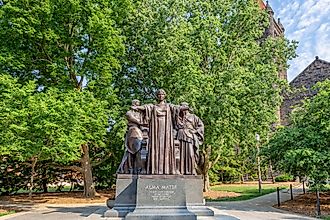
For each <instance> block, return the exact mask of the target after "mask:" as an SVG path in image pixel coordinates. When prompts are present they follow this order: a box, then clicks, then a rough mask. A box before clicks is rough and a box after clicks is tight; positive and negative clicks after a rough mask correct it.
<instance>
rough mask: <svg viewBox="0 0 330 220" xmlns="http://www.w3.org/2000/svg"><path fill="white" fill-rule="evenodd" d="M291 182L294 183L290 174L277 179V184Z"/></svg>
mask: <svg viewBox="0 0 330 220" xmlns="http://www.w3.org/2000/svg"><path fill="white" fill-rule="evenodd" d="M289 181H293V176H291V175H289V174H282V175H279V176H277V177H275V182H289Z"/></svg>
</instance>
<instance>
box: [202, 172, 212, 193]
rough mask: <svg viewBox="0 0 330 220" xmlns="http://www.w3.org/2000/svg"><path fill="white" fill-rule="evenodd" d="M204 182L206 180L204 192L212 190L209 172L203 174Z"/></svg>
mask: <svg viewBox="0 0 330 220" xmlns="http://www.w3.org/2000/svg"><path fill="white" fill-rule="evenodd" d="M203 180H204V186H203V192H207V191H209V190H210V177H209V173H208V172H206V173H203Z"/></svg>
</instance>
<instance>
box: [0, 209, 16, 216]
mask: <svg viewBox="0 0 330 220" xmlns="http://www.w3.org/2000/svg"><path fill="white" fill-rule="evenodd" d="M14 213H16V212H15V211H14V210H10V211H1V210H0V217H1V216H5V215H9V214H14Z"/></svg>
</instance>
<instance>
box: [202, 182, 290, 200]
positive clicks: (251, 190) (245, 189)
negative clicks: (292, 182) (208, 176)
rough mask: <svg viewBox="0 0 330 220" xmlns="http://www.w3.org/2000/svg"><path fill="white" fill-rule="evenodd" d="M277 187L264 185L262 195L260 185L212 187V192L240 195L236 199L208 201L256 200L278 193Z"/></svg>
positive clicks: (225, 198) (226, 198) (281, 187)
mask: <svg viewBox="0 0 330 220" xmlns="http://www.w3.org/2000/svg"><path fill="white" fill-rule="evenodd" d="M284 188H285V187H284V186H280V189H284ZM276 189H277V186H276V185H271V184H268V185H262V190H261V193H259V189H258V185H244V184H242V185H217V186H212V187H211V190H214V191H224V192H234V193H239V194H240V195H239V196H236V197H224V198H219V199H207V200H208V201H241V200H248V199H252V198H256V197H259V196H262V195H266V194H269V193H272V192H276Z"/></svg>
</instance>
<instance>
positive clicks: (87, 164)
mask: <svg viewBox="0 0 330 220" xmlns="http://www.w3.org/2000/svg"><path fill="white" fill-rule="evenodd" d="M82 150H83V157H82V159H81V167H82V169H83V176H84V196H85V197H86V198H94V197H95V194H96V192H95V185H94V182H93V174H92V164H91V160H90V157H89V147H88V145H87V144H83V145H82Z"/></svg>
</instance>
